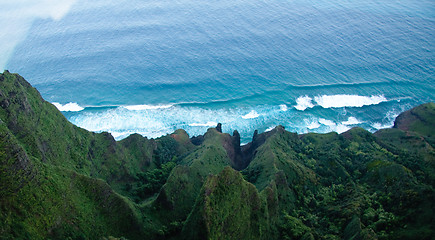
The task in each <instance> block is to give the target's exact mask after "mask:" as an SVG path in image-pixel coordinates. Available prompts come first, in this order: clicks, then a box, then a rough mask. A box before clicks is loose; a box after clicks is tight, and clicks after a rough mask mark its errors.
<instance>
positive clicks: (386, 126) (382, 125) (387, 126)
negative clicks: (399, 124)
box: [372, 122, 394, 130]
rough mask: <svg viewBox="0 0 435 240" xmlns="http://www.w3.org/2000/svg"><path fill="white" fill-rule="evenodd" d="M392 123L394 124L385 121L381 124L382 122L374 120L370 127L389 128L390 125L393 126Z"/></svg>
mask: <svg viewBox="0 0 435 240" xmlns="http://www.w3.org/2000/svg"><path fill="white" fill-rule="evenodd" d="M393 125H394V123H385V124H383V123H378V122H376V123H373V124H372V127H373V128H374V129H376V130H379V129H384V128H391V127H393Z"/></svg>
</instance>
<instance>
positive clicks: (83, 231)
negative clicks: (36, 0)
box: [0, 71, 435, 239]
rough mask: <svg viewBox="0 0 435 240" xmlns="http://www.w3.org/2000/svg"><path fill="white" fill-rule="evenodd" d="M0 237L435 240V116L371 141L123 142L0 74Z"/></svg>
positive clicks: (402, 119)
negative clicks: (87, 125)
mask: <svg viewBox="0 0 435 240" xmlns="http://www.w3.org/2000/svg"><path fill="white" fill-rule="evenodd" d="M0 136H1V137H0V223H1V224H0V238H1V239H68V238H70V239H105V238H112V237H116V238H127V239H415V237H416V236H418V237H419V239H431V238H432V236H434V235H435V233H434V227H433V226H434V225H435V217H434V216H435V214H434V209H435V206H434V203H435V192H434V184H435V174H434V173H435V171H434V170H435V168H434V167H435V151H434V147H435V104H434V103H427V104H423V105H420V106H417V107H415V108H413V109H411V110H409V111H406V112H404V113H402V114H400V115H399V116H398V117H397V119H396V121H395V124H394V127H393V128H390V129H383V130H380V131H378V132H375V133H370V132H368V131H366V130H364V129H362V128H353V129H351V130H349V131H347V132H344V133H342V134H337V133H334V132H331V133H327V134H316V133H308V134H296V133H291V132H288V131H286V130H285V129H284V128H283V127H282V126H277V127H276V128H274V129H273V130H271V131H269V132H265V133H258V132H255V133H253V139H252V142H250V143H248V144H247V145H244V146H240V135H239V134H238V132H237V131H235V132H234V133H233V134H232V135H230V134H227V133H222V131H221V126H220V125H218V126H217V127H216V128H210V129H209V130H208V131H207V132H206V133H205V134H204V135H201V136H195V137H191V136H188V134H187V133H186V132H185V131H184V130H177V131H175V132H174V133H172V134H169V135H167V136H162V137H160V138H157V139H148V138H146V137H143V136H141V135H138V134H133V135H131V136H129V137H127V138H126V139H123V140H121V141H115V140H114V138H113V137H112V136H111V135H110V134H109V133H106V132H103V133H93V132H89V131H87V130H85V129H82V128H79V127H77V126H74V125H73V124H71V123H70V122H68V121H67V120H66V118H65V117H64V116H63V115H62V113H60V112H59V111H58V110H57V108H56V107H55V106H53V105H52V104H51V103H49V102H46V101H45V100H44V99H43V98H42V97H41V95H40V94H39V93H38V91H37V90H36V89H35V88H33V87H32V86H31V85H30V84H29V83H28V82H27V81H26V80H25V79H23V78H22V77H21V76H19V75H18V74H11V73H9V72H8V71H5V72H4V73H3V74H0Z"/></svg>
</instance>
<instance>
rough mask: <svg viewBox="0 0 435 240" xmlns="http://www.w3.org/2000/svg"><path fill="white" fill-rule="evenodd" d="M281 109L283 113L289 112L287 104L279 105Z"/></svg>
mask: <svg viewBox="0 0 435 240" xmlns="http://www.w3.org/2000/svg"><path fill="white" fill-rule="evenodd" d="M279 109H280V110H281V111H283V112H286V111H287V110H288V107H287V105H285V104H281V105H279Z"/></svg>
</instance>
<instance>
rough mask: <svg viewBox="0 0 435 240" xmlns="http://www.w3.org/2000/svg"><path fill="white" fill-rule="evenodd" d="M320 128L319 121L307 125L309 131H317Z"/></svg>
mask: <svg viewBox="0 0 435 240" xmlns="http://www.w3.org/2000/svg"><path fill="white" fill-rule="evenodd" d="M319 127H320V123H319V122H318V121H313V122H311V123H309V124H308V125H307V128H308V129H316V128H319Z"/></svg>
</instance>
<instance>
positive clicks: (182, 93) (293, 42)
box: [4, 0, 435, 142]
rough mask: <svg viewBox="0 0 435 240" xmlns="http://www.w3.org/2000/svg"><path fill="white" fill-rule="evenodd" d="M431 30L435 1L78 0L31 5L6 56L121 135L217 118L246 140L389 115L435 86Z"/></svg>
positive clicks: (77, 115) (207, 123)
mask: <svg viewBox="0 0 435 240" xmlns="http://www.w3.org/2000/svg"><path fill="white" fill-rule="evenodd" d="M68 2H71V1H68ZM56 16H57V15H56ZM11 24H12V25H13V24H14V22H11ZM17 24H18V22H17ZM434 35H435V6H434V4H433V2H432V1H418V2H417V1H409V0H398V1H371V0H369V1H365V2H358V1H345V2H343V1H338V0H337V1H335V0H333V1H326V0H325V1H307V0H295V1H278V0H272V1H244V0H243V1H226V0H224V1H188V0H180V1H158V2H156V1H92V3H87V2H85V1H80V0H79V1H75V2H74V3H73V4H72V5H71V7H70V8H69V9H68V11H67V12H65V13H64V14H63V15H62V16H61V17H60V16H59V17H54V18H53V17H52V18H44V17H42V18H41V17H38V18H35V19H34V20H33V21H32V24H31V25H29V27H28V31H27V32H26V34H25V35H23V37H22V40H20V42H19V43H17V45H16V46H15V47H14V48H13V51H12V53H11V54H10V56H9V57H7V62H6V63H5V66H4V68H5V69H9V70H10V71H11V72H18V73H20V74H21V75H23V76H24V77H25V78H26V79H27V80H28V81H29V82H30V83H31V84H32V85H33V86H35V87H36V88H37V89H38V90H39V91H40V92H41V94H42V96H43V97H44V98H45V99H46V100H47V101H50V102H52V103H56V106H57V107H58V108H59V109H60V110H61V111H62V112H63V113H64V115H65V116H66V117H67V118H68V120H70V121H71V122H72V123H74V124H76V125H78V126H80V127H83V128H86V129H88V130H92V131H98V132H100V131H108V132H111V133H112V135H114V137H115V138H117V139H122V138H124V137H126V136H128V135H129V134H131V133H135V132H137V133H140V134H142V135H144V136H147V137H159V136H161V135H164V134H167V133H171V132H173V131H174V130H176V129H178V128H183V129H186V131H187V132H188V133H189V134H190V135H191V136H193V135H198V134H203V133H204V132H205V131H206V129H207V128H209V127H214V126H216V124H217V123H218V122H220V123H222V124H223V126H222V129H223V131H224V132H228V133H232V132H233V131H234V130H236V129H237V130H238V131H239V132H240V134H241V137H242V142H248V141H249V140H250V138H251V137H252V134H253V132H254V130H255V129H258V130H259V131H260V132H262V131H266V130H268V129H270V128H272V127H274V126H276V125H283V126H284V127H286V129H287V130H289V131H296V132H298V133H306V132H329V131H337V132H343V131H346V130H347V129H350V128H351V127H354V126H361V127H363V128H365V129H368V130H370V131H376V130H377V129H379V128H383V127H390V126H392V124H393V121H394V118H395V117H396V116H397V114H399V113H400V112H402V111H404V110H407V109H410V108H411V107H414V106H416V105H418V104H421V103H425V102H429V101H434V99H435V56H434V50H435V49H434V40H433V39H435V38H434ZM4 46H6V45H4Z"/></svg>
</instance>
